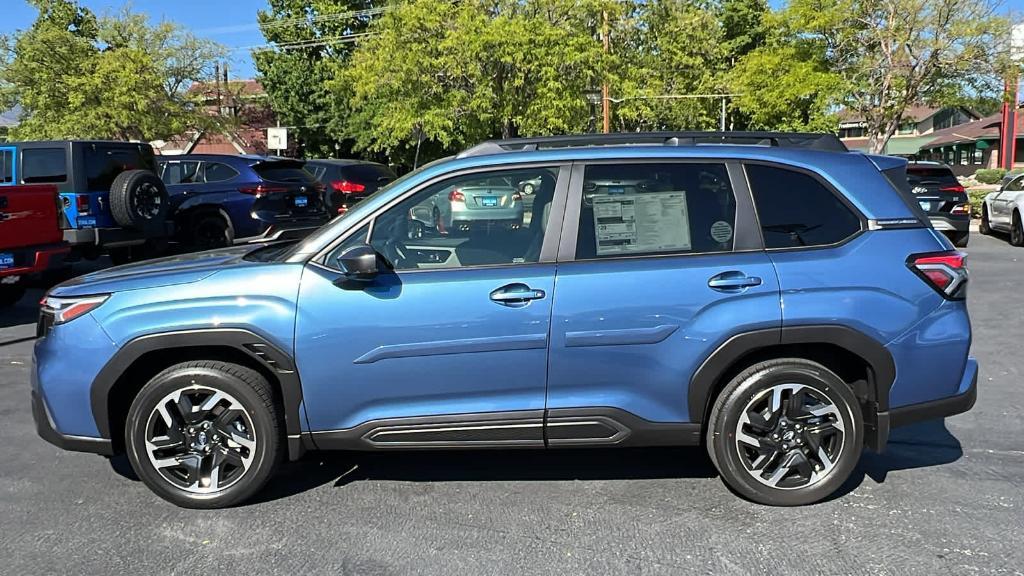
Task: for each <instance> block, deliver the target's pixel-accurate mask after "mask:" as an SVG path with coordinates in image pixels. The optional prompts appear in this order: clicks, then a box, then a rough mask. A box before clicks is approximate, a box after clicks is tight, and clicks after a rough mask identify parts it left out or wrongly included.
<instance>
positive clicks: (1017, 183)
mask: <svg viewBox="0 0 1024 576" xmlns="http://www.w3.org/2000/svg"><path fill="white" fill-rule="evenodd" d="M1022 188H1024V176H1018V177H1017V178H1014V179H1013V180H1010V183H1009V184H1007V185H1006V188H1003V190H1006V191H1007V192H1019V191H1020V190H1021V189H1022Z"/></svg>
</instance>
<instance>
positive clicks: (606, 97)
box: [601, 10, 612, 134]
mask: <svg viewBox="0 0 1024 576" xmlns="http://www.w3.org/2000/svg"><path fill="white" fill-rule="evenodd" d="M603 16H604V24H603V25H602V26H601V39H602V40H603V42H604V53H605V54H608V52H609V51H610V48H611V43H610V41H609V39H608V11H607V10H605V11H604V12H603ZM610 96H611V95H610V94H609V93H608V81H607V80H605V82H604V83H603V84H602V85H601V114H602V116H603V117H604V121H603V124H602V126H603V129H604V133H605V134H607V133H609V132H611V118H612V114H611V97H610Z"/></svg>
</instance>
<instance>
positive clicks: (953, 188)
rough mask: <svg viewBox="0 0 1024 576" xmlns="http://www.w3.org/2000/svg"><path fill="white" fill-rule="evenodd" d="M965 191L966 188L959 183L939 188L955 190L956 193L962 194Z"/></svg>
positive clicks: (940, 190)
mask: <svg viewBox="0 0 1024 576" xmlns="http://www.w3.org/2000/svg"><path fill="white" fill-rule="evenodd" d="M965 191H966V190H964V187H963V186H961V185H959V184H957V185H955V186H946V187H944V188H939V192H956V193H957V194H963V193H964V192H965Z"/></svg>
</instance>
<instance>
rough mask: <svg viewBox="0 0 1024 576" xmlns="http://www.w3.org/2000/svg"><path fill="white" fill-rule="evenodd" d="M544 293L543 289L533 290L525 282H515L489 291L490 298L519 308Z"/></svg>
mask: <svg viewBox="0 0 1024 576" xmlns="http://www.w3.org/2000/svg"><path fill="white" fill-rule="evenodd" d="M544 296H546V294H545V293H544V291H543V290H534V289H533V288H530V287H529V286H527V285H526V284H521V283H515V284H508V285H507V286H502V287H501V288H498V289H496V290H494V291H493V292H491V300H493V301H494V302H497V303H498V304H501V305H503V306H511V307H513V308H519V307H522V306H526V305H527V304H529V303H530V301H532V300H540V299H541V298H544Z"/></svg>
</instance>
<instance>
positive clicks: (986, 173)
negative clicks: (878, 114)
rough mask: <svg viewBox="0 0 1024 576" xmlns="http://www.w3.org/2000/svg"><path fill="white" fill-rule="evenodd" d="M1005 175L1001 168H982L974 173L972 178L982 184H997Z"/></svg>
mask: <svg viewBox="0 0 1024 576" xmlns="http://www.w3.org/2000/svg"><path fill="white" fill-rule="evenodd" d="M1003 176H1006V170H1004V169H1002V168H982V169H981V170H978V171H977V172H975V173H974V179H975V180H977V181H978V182H981V183H982V184H998V183H999V181H1000V180H1002V179H1003Z"/></svg>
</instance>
